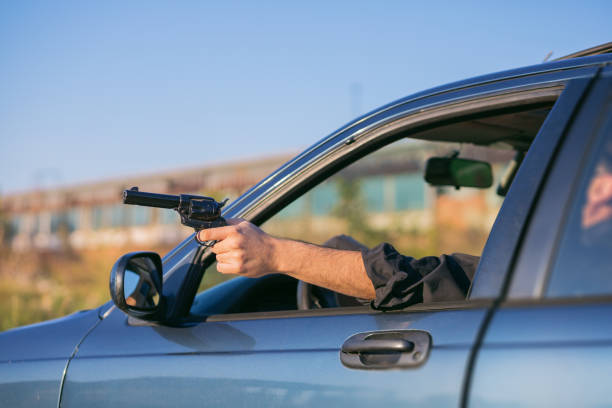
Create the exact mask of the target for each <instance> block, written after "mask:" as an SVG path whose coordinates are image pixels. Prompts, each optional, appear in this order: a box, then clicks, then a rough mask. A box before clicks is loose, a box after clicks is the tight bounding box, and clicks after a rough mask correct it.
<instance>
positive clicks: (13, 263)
mask: <svg viewBox="0 0 612 408" xmlns="http://www.w3.org/2000/svg"><path fill="white" fill-rule="evenodd" d="M142 249H145V248H113V249H108V248H105V249H99V250H90V251H84V252H79V253H76V252H74V251H72V252H55V253H50V252H47V253H44V252H34V251H30V252H24V253H15V252H10V251H8V250H6V248H5V247H4V246H3V249H2V250H1V253H0V331H3V330H7V329H10V328H13V327H18V326H23V325H26V324H31V323H36V322H40V321H43V320H48V319H53V318H57V317H61V316H65V315H67V314H70V313H73V312H76V311H78V310H82V309H92V308H96V307H98V306H100V305H102V304H103V303H105V302H107V301H108V300H109V299H110V294H109V292H108V278H109V273H110V270H111V267H112V266H113V264H114V262H115V260H116V259H117V258H118V257H119V256H120V255H122V254H123V253H125V252H129V251H131V250H142ZM148 249H150V248H148ZM167 250H168V248H157V251H158V252H159V253H160V254H163V253H165V252H167Z"/></svg>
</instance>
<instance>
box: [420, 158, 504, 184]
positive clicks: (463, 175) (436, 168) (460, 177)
mask: <svg viewBox="0 0 612 408" xmlns="http://www.w3.org/2000/svg"><path fill="white" fill-rule="evenodd" d="M425 181H427V182H428V183H429V184H431V185H434V186H454V187H455V188H457V189H458V188H459V187H476V188H489V187H491V185H493V171H492V170H491V165H490V164H489V163H487V162H484V161H479V160H471V159H460V158H458V157H432V158H430V159H429V160H427V164H426V165H425Z"/></svg>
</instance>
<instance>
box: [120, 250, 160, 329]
mask: <svg viewBox="0 0 612 408" xmlns="http://www.w3.org/2000/svg"><path fill="white" fill-rule="evenodd" d="M110 292H111V297H112V299H113V302H115V305H117V307H118V308H119V309H121V310H123V311H124V312H125V313H127V314H128V315H130V316H133V317H136V318H139V319H144V320H155V318H156V317H157V316H159V314H160V311H161V309H162V303H163V297H162V262H161V258H160V257H159V255H158V254H156V253H155V252H131V253H128V254H125V255H123V256H121V257H120V258H119V259H118V260H117V262H115V265H114V266H113V269H112V270H111V275H110Z"/></svg>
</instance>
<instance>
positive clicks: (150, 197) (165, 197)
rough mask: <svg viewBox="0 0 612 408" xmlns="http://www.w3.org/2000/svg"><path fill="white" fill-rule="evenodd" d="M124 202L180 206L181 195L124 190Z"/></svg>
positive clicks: (165, 206)
mask: <svg viewBox="0 0 612 408" xmlns="http://www.w3.org/2000/svg"><path fill="white" fill-rule="evenodd" d="M123 204H135V205H145V206H147V207H158V208H178V206H179V204H180V198H179V196H175V195H171V194H156V193H145V192H141V191H134V190H124V191H123Z"/></svg>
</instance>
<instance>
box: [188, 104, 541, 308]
mask: <svg viewBox="0 0 612 408" xmlns="http://www.w3.org/2000/svg"><path fill="white" fill-rule="evenodd" d="M549 111H550V108H548V107H546V108H536V109H531V110H525V111H521V112H513V113H506V114H503V115H497V116H491V117H485V118H477V119H474V118H472V119H470V120H466V121H463V122H458V123H453V124H449V125H445V126H440V127H437V128H434V129H430V130H427V131H423V132H419V133H416V134H414V135H411V136H412V137H410V138H404V139H401V140H399V141H396V142H394V143H392V144H389V145H387V146H385V147H383V148H381V149H379V150H377V151H375V152H373V153H371V154H370V155H368V156H365V157H363V158H361V159H360V160H358V161H356V162H354V163H352V164H351V165H349V166H348V167H345V168H344V169H343V170H341V171H339V172H338V173H336V174H335V175H333V176H331V177H329V178H328V179H327V180H325V181H323V182H321V183H320V184H318V185H317V186H315V187H314V188H312V189H311V190H310V191H308V192H307V193H305V194H303V195H302V196H301V197H299V198H298V199H296V200H294V201H293V202H291V203H289V204H288V205H286V206H285V207H284V208H283V209H282V210H281V211H279V212H278V213H277V214H276V215H275V216H273V217H271V218H270V219H268V220H267V221H266V222H265V223H263V224H262V225H261V228H262V229H263V230H264V231H266V232H267V233H269V234H272V235H275V236H279V237H285V238H292V239H296V240H302V241H307V242H312V243H315V244H320V245H324V244H325V243H326V242H327V241H328V240H330V239H331V238H332V237H334V236H337V235H340V234H345V235H349V236H351V237H352V238H354V239H355V240H357V241H358V242H359V243H361V244H362V245H364V246H365V247H368V248H371V247H374V246H376V245H378V244H380V243H383V242H388V243H391V244H392V245H393V246H394V247H395V248H396V249H397V250H398V251H399V252H400V253H402V254H405V255H409V256H412V257H415V258H420V257H424V256H429V255H436V256H437V255H441V254H451V253H466V254H470V255H477V256H479V255H480V254H481V252H482V250H483V247H484V244H485V242H486V240H487V238H488V235H489V232H490V230H491V227H492V225H493V222H494V221H495V218H496V215H497V213H498V211H499V208H500V207H501V204H502V202H503V198H504V197H503V194H504V191H507V189H508V186H509V183H510V182H511V180H512V177H511V176H509V175H511V174H513V173H512V172H511V171H510V170H511V168H512V167H513V166H514V167H517V166H518V165H520V160H522V157H524V154H525V152H526V151H527V149H528V148H529V145H530V143H531V141H532V140H533V138H534V137H535V135H536V134H537V132H538V130H539V128H540V126H541V124H542V123H543V121H544V119H545V118H546V116H547V114H548V112H549ZM461 141H464V142H463V143H461ZM453 155H458V157H461V158H468V159H475V160H481V161H485V162H487V163H489V164H490V165H491V168H492V171H493V175H494V179H493V184H492V186H491V187H490V188H486V189H478V188H465V187H462V188H460V189H456V188H455V187H451V186H431V185H429V184H428V183H427V182H426V181H425V179H424V170H425V164H426V162H427V160H428V159H429V158H431V157H450V156H453ZM233 278H234V276H224V275H221V274H219V273H218V272H217V271H216V267H215V265H214V264H212V265H211V266H209V267H208V268H207V270H206V271H205V273H204V278H203V279H202V282H201V284H200V288H199V292H201V294H200V295H198V297H196V300H195V302H194V308H196V309H197V308H202V307H203V306H202V305H206V307H207V308H213V309H214V310H216V311H218V310H220V309H224V310H225V308H226V306H223V307H221V308H219V307H218V306H215V307H213V305H211V302H210V301H204V300H203V299H202V298H201V296H203V295H204V294H205V293H206V292H205V291H206V290H207V289H210V288H211V287H213V286H216V285H218V284H219V283H221V282H224V281H226V280H228V279H233ZM239 279H242V278H239ZM237 285H238V284H236V285H235V286H237ZM296 285H297V282H294V284H293V286H291V285H285V286H284V287H285V288H286V290H293V288H295V286H296ZM253 290H255V289H253ZM202 292H203V293H202ZM221 292H222V289H219V290H215V296H217V297H218V295H219V293H221ZM228 296H229V297H228V298H226V302H229V303H232V302H240V299H238V298H239V296H234V295H228ZM275 296H278V297H279V303H280V302H284V304H282V305H281V304H276V305H274V302H273V301H272V302H271V301H270V299H271V298H274V297H275ZM198 298H199V299H198ZM211 298H212V292H211ZM263 298H265V299H266V301H267V306H266V307H269V308H270V309H269V310H283V309H294V308H295V302H294V301H288V300H287V299H289V297H287V296H280V295H279V294H278V293H272V292H270V293H267V294H266V295H265V296H263ZM281 298H282V299H281ZM291 299H294V297H293V298H291ZM198 305H199V306H198ZM341 305H342V304H341ZM346 305H348V304H346ZM229 307H230V309H232V310H240V311H243V312H244V311H250V310H244V309H243V308H241V307H237V306H229ZM255 308H256V307H255ZM256 309H257V308H256ZM192 311H193V309H192ZM253 311H255V310H253ZM257 311H262V310H261V309H258V310H257ZM196 314H205V313H202V311H201V310H198V313H196Z"/></svg>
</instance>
